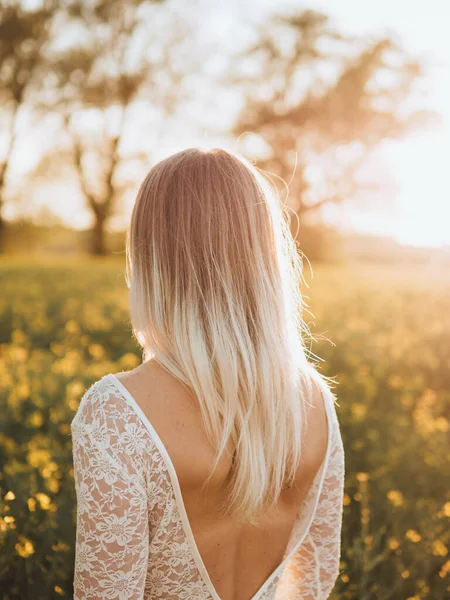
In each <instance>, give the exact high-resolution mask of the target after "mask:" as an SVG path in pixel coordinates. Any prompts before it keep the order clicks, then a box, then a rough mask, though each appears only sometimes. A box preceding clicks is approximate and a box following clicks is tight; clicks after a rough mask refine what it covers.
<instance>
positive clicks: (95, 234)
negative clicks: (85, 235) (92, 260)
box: [91, 215, 107, 256]
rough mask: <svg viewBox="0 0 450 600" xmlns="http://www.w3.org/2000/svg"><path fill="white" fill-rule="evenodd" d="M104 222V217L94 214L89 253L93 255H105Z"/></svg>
mask: <svg viewBox="0 0 450 600" xmlns="http://www.w3.org/2000/svg"><path fill="white" fill-rule="evenodd" d="M105 222H106V219H104V218H103V217H99V216H98V215H96V217H95V223H94V226H93V228H92V230H91V254H93V255H94V256H105V255H106V254H107V249H106V241H105Z"/></svg>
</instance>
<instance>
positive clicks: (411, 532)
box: [405, 529, 422, 542]
mask: <svg viewBox="0 0 450 600" xmlns="http://www.w3.org/2000/svg"><path fill="white" fill-rule="evenodd" d="M405 538H407V539H408V540H409V541H410V542H420V540H421V539H422V536H421V535H420V533H418V532H417V531H416V530H415V529H408V531H407V532H406V533H405Z"/></svg>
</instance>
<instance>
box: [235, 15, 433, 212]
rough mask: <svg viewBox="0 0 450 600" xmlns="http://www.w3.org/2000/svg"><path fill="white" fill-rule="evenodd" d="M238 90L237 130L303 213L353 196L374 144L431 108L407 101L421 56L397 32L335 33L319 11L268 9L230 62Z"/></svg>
mask: <svg viewBox="0 0 450 600" xmlns="http://www.w3.org/2000/svg"><path fill="white" fill-rule="evenodd" d="M233 69H234V71H235V72H237V75H233V77H232V79H233V81H234V82H235V83H237V84H238V86H239V89H241V90H242V91H243V93H244V98H245V100H244V104H243V107H242V110H241V112H240V113H239V115H238V118H237V120H236V123H235V128H234V134H235V135H238V136H243V134H245V133H252V134H254V135H255V136H256V137H257V140H258V145H257V147H258V152H259V159H258V163H257V164H258V166H260V167H262V168H264V169H266V170H268V171H270V172H271V173H274V174H275V175H276V176H278V177H281V178H282V180H283V181H285V182H287V183H288V184H289V201H290V203H291V205H292V207H293V208H294V209H295V210H296V212H297V214H298V216H299V217H300V220H302V219H303V217H304V216H305V215H307V214H308V215H310V214H312V213H315V212H317V211H318V210H319V209H320V208H321V207H323V206H324V205H325V204H328V203H339V202H342V201H344V200H346V199H348V198H355V196H356V195H357V193H358V190H360V189H361V188H362V186H363V183H362V181H361V180H360V179H358V177H359V176H360V174H361V167H363V165H364V164H365V161H366V159H367V157H368V155H369V153H370V152H371V150H373V148H375V147H376V146H377V144H379V143H380V142H381V141H382V140H384V139H387V138H394V139H396V138H401V137H403V136H405V135H406V134H407V133H408V132H409V131H411V130H412V129H413V128H416V127H419V126H421V125H423V124H424V123H425V122H426V121H427V119H429V117H430V115H429V114H428V113H426V112H425V111H420V110H417V109H416V108H414V106H413V103H412V102H411V101H410V99H411V94H412V90H413V88H414V84H415V82H416V81H417V80H418V78H419V77H420V75H421V73H422V67H421V64H420V63H419V62H418V61H416V60H413V59H411V58H410V57H409V56H408V55H407V54H406V53H405V51H404V50H403V49H402V48H401V47H400V46H399V45H398V44H396V43H395V42H394V41H393V40H391V39H387V38H383V39H376V40H374V41H369V42H367V41H365V40H359V39H356V38H350V37H345V36H343V35H341V34H339V33H338V32H337V31H336V30H334V29H333V28H332V26H331V25H330V22H329V19H328V18H327V17H326V16H325V15H323V14H321V13H318V12H315V11H310V10H307V11H304V12H301V13H300V14H291V15H282V16H276V17H272V21H271V22H270V23H268V24H267V23H265V24H264V26H263V28H262V29H261V30H260V31H259V33H258V39H257V41H256V43H254V44H253V45H252V47H250V48H248V49H247V50H246V51H245V53H244V54H240V55H239V57H238V64H235V65H233Z"/></svg>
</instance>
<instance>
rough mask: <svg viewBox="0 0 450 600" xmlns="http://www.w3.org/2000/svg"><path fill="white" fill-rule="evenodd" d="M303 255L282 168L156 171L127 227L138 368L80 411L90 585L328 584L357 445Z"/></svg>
mask: <svg viewBox="0 0 450 600" xmlns="http://www.w3.org/2000/svg"><path fill="white" fill-rule="evenodd" d="M300 267H301V264H300V259H299V257H298V254H297V251H296V246H295V242H294V240H293V238H292V236H291V234H290V232H289V227H288V223H287V219H285V211H284V209H283V206H282V205H281V204H280V202H279V200H278V199H277V197H276V195H275V194H274V192H273V190H272V188H271V186H270V185H269V184H268V182H267V180H266V179H265V178H264V177H263V176H262V175H261V174H260V172H259V171H258V170H257V169H256V168H255V167H253V166H252V165H251V164H249V163H248V162H246V161H245V160H244V159H243V158H241V157H239V156H237V155H234V154H232V153H230V152H227V151H225V150H221V149H215V150H212V151H208V152H204V151H202V150H198V149H188V150H185V151H183V152H179V153H177V154H175V155H173V156H171V157H169V158H167V159H165V160H163V161H162V162H160V163H159V164H157V165H156V166H155V167H153V169H151V171H150V172H149V174H148V175H147V177H146V178H145V180H144V182H143V183H142V185H141V188H140V190H139V193H138V197H137V200H136V204H135V206H134V210H133V215H132V219H131V226H130V229H129V233H128V237H127V284H128V286H129V289H130V312H131V322H132V326H133V331H134V334H135V336H136V338H137V340H138V342H139V344H140V345H141V346H142V348H143V350H144V360H143V363H142V365H140V366H139V367H138V368H136V369H134V370H133V371H130V372H126V373H118V374H112V373H110V374H108V375H106V376H104V377H103V378H102V379H100V380H99V381H97V382H96V383H95V384H94V385H93V386H92V387H91V388H90V389H89V390H88V391H87V392H86V393H85V395H84V396H83V398H82V401H81V404H80V407H79V409H78V412H77V414H76V416H75V419H74V420H73V423H72V434H73V454H74V465H75V483H76V491H77V499H78V511H77V514H78V517H77V541H76V562H75V582H74V585H75V598H76V599H81V598H83V599H85V598H89V599H90V598H96V599H100V598H101V599H103V598H108V599H113V598H118V599H120V600H124V599H138V598H145V599H150V598H160V599H162V600H175V599H197V598H198V599H203V600H211V599H213V600H262V599H264V600H268V599H272V598H274V599H275V598H276V599H277V600H280V599H289V600H294V599H302V600H313V599H314V600H317V599H322V598H327V597H328V595H329V593H330V591H331V589H332V588H333V586H334V583H335V580H336V577H337V575H338V568H339V557H340V535H341V517H342V497H343V483H344V452H343V446H342V439H341V436H340V432H339V424H338V420H337V416H336V411H335V406H334V404H335V401H334V396H333V395H332V394H331V392H330V390H329V388H328V386H327V385H326V383H325V382H324V380H323V379H322V378H321V377H320V376H319V374H318V373H317V371H316V370H315V369H314V367H313V366H312V365H311V364H310V363H309V362H308V360H307V356H306V354H307V353H306V351H305V348H304V345H303V340H302V337H303V336H302V333H303V330H304V327H303V324H302V320H301V308H302V306H301V305H302V301H301V296H300V292H299V284H300V279H301V268H300Z"/></svg>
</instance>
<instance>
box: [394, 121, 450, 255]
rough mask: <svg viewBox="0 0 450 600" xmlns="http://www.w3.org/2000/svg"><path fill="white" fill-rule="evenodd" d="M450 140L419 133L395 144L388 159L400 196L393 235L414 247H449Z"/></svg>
mask: <svg viewBox="0 0 450 600" xmlns="http://www.w3.org/2000/svg"><path fill="white" fill-rule="evenodd" d="M449 157H450V136H448V137H446V135H445V133H444V132H442V133H441V132H439V133H437V132H429V133H420V134H419V133H418V134H416V135H415V136H413V137H411V138H409V139H408V140H405V141H404V142H398V143H396V144H393V145H392V146H391V147H390V148H389V149H388V150H387V158H388V160H389V162H390V167H391V169H392V172H393V174H394V177H395V180H396V185H397V189H398V192H397V195H396V210H395V215H396V216H395V225H394V232H395V233H394V235H395V238H396V239H397V241H399V242H401V243H404V244H412V245H415V246H441V245H444V244H449V243H450V228H449V223H450V177H449V173H448V171H449V168H450V163H449Z"/></svg>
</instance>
